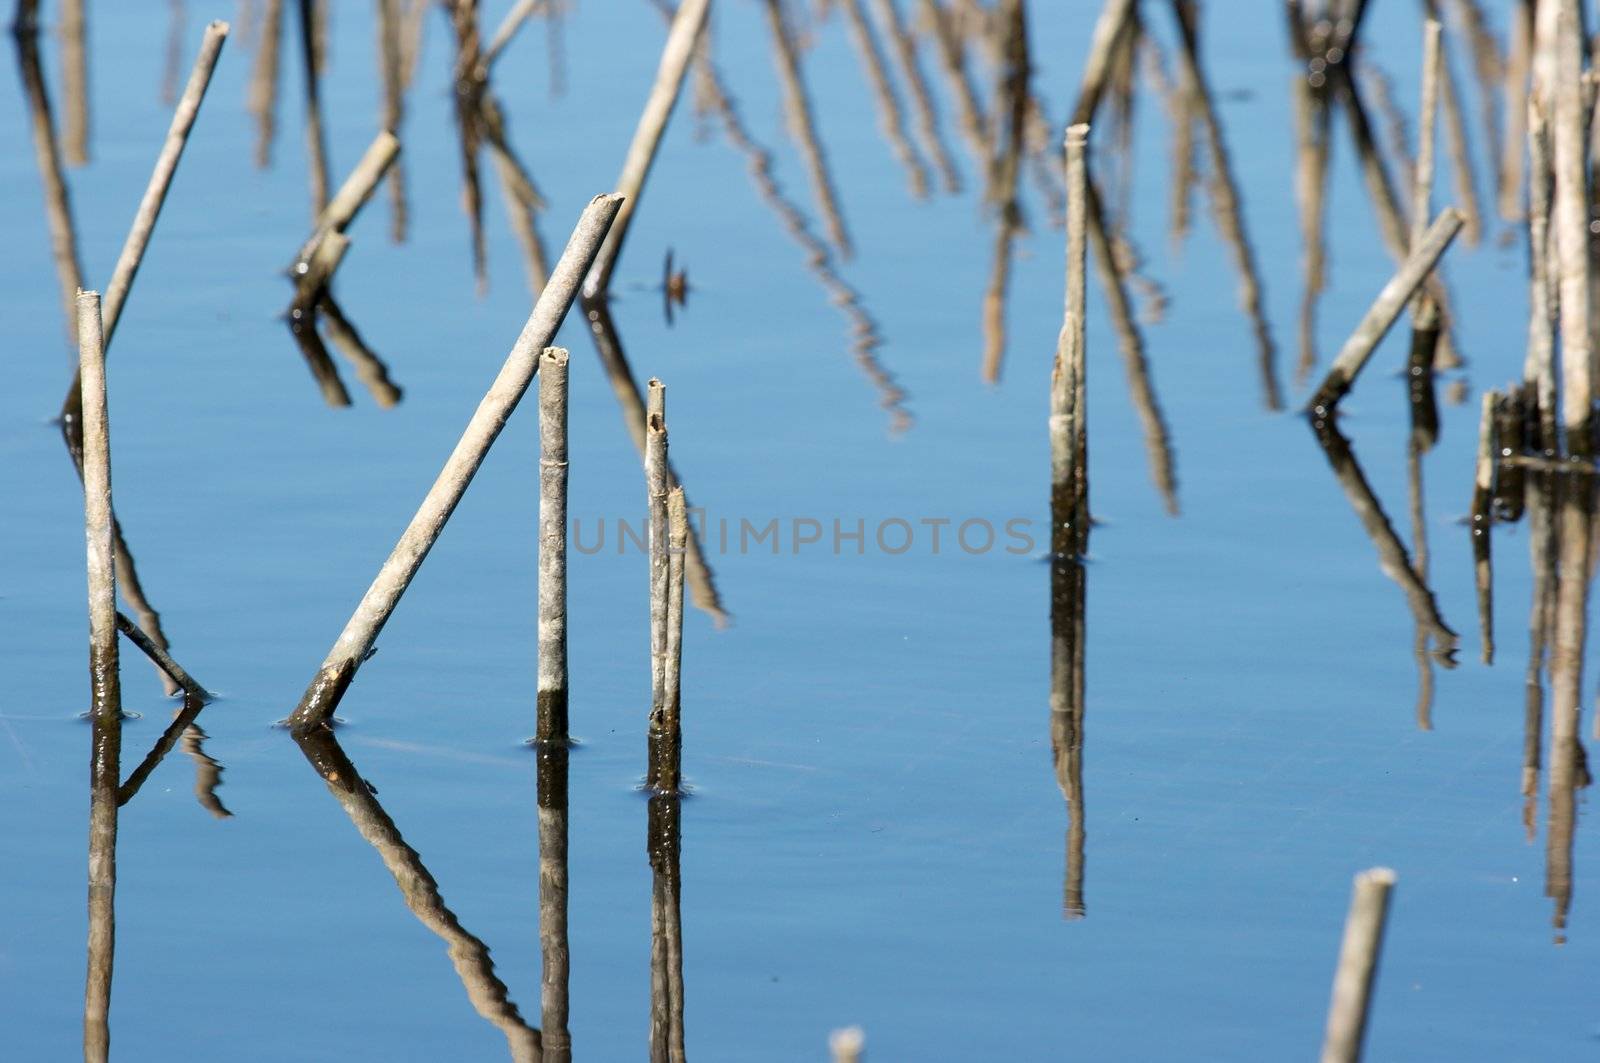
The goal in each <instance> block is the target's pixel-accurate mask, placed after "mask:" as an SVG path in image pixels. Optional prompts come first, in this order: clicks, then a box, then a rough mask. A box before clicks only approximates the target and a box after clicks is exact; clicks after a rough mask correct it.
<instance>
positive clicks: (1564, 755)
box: [1545, 479, 1595, 942]
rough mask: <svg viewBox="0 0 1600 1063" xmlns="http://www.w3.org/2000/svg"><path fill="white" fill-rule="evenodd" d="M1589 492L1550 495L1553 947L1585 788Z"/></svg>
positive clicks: (1562, 918) (1564, 487)
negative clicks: (1580, 794)
mask: <svg viewBox="0 0 1600 1063" xmlns="http://www.w3.org/2000/svg"><path fill="white" fill-rule="evenodd" d="M1594 497H1595V492H1594V485H1593V484H1592V483H1591V482H1589V481H1587V479H1584V480H1571V481H1568V482H1566V483H1562V484H1560V486H1559V488H1558V490H1557V499H1558V501H1557V503H1556V512H1555V524H1556V530H1555V535H1556V542H1555V547H1556V563H1555V570H1556V588H1555V594H1554V597H1555V610H1554V614H1553V616H1552V624H1551V628H1552V631H1553V632H1554V636H1553V639H1552V643H1551V646H1550V666H1549V667H1550V755H1549V760H1548V763H1549V765H1550V768H1549V782H1548V800H1549V815H1550V822H1549V826H1548V828H1547V830H1546V832H1545V837H1546V872H1545V874H1546V881H1545V892H1546V895H1547V896H1549V897H1551V898H1552V899H1553V900H1554V902H1555V913H1554V915H1553V917H1552V921H1553V924H1554V926H1555V929H1556V933H1557V938H1556V940H1557V941H1558V942H1559V941H1562V940H1564V939H1565V928H1566V919H1567V911H1568V909H1569V907H1570V905H1571V902H1572V842H1573V828H1574V824H1575V822H1576V817H1577V809H1576V792H1577V791H1578V790H1579V789H1581V788H1583V787H1585V786H1587V785H1588V784H1589V773H1588V769H1587V767H1586V765H1585V761H1586V758H1585V756H1584V751H1583V746H1582V745H1581V743H1580V740H1579V738H1578V734H1579V723H1580V719H1581V717H1582V714H1583V648H1584V641H1585V636H1586V634H1587V628H1588V608H1589V579H1590V571H1589V564H1590V550H1591V542H1590V537H1591V534H1592V532H1593V527H1592V525H1593V520H1594Z"/></svg>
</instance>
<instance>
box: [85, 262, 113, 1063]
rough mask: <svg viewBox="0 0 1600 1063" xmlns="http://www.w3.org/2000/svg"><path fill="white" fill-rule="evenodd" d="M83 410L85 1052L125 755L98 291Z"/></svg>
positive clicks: (102, 949)
mask: <svg viewBox="0 0 1600 1063" xmlns="http://www.w3.org/2000/svg"><path fill="white" fill-rule="evenodd" d="M77 309H78V375H79V379H80V381H81V383H82V387H81V388H80V389H79V392H78V394H79V395H80V397H81V398H82V406H81V407H80V410H79V416H80V417H81V419H82V428H83V526H84V536H85V539H86V541H87V546H88V555H87V557H88V565H87V568H88V583H89V691H90V708H89V720H90V723H91V724H92V725H93V736H92V738H91V739H90V742H91V747H90V757H89V947H88V961H89V963H88V974H87V977H86V979H85V984H84V998H83V1048H84V1057H85V1058H86V1059H96V1060H103V1059H105V1058H106V1057H107V1054H108V1052H109V1049H110V1038H111V1035H110V1027H109V1026H108V1025H107V1016H108V1015H109V1013H110V1009H111V964H112V956H113V953H114V951H115V943H116V926H115V915H116V912H115V906H116V892H117V783H118V781H119V779H120V775H121V770H122V769H121V760H122V685H121V679H120V677H119V675H118V670H117V669H118V664H117V575H116V567H115V563H114V557H113V555H114V553H115V547H114V546H113V536H114V534H115V532H114V531H113V524H114V519H113V517H112V515H111V436H110V426H109V423H108V421H107V417H106V351H105V340H104V335H103V333H102V331H101V318H100V294H99V293H98V292H82V291H80V292H79V293H78V301H77Z"/></svg>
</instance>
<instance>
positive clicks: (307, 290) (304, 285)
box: [290, 232, 350, 313]
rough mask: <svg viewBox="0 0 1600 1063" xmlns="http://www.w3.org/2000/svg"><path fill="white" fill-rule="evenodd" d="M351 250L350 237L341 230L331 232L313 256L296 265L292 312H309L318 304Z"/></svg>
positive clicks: (318, 245)
mask: <svg viewBox="0 0 1600 1063" xmlns="http://www.w3.org/2000/svg"><path fill="white" fill-rule="evenodd" d="M349 250H350V238H349V237H348V236H346V235H345V234H344V233H341V232H330V233H328V234H327V235H326V236H324V237H323V239H322V241H321V242H320V243H319V244H317V247H316V250H315V251H313V252H312V253H311V257H310V258H309V259H308V260H306V261H305V262H302V263H300V264H298V265H297V266H295V269H294V302H293V304H292V306H291V310H290V312H291V313H293V312H294V311H295V310H299V311H300V312H301V313H309V312H310V311H311V310H312V309H313V308H314V307H315V306H316V304H317V296H318V295H319V294H321V292H322V289H323V288H325V287H327V285H328V281H329V280H331V279H332V278H333V275H334V273H335V272H336V271H337V270H338V269H339V264H340V263H341V262H343V261H344V256H345V252H347V251H349Z"/></svg>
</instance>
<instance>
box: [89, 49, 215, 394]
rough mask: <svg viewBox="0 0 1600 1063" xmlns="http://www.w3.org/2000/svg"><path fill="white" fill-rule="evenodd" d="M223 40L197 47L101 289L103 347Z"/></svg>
mask: <svg viewBox="0 0 1600 1063" xmlns="http://www.w3.org/2000/svg"><path fill="white" fill-rule="evenodd" d="M227 37H228V24H227V23H226V22H213V23H211V24H210V25H208V26H207V27H206V32H205V37H204V38H203V39H202V40H201V42H200V54H199V55H198V56H196V57H195V61H194V70H193V71H192V72H191V73H190V74H189V84H188V86H187V87H185V88H184V90H183V98H182V99H180V100H179V101H178V108H177V110H176V111H174V112H173V115H172V125H171V126H169V127H168V128H167V139H166V141H165V142H164V143H163V144H162V145H161V154H159V155H158V156H156V166H155V170H154V171H153V172H152V173H151V174H150V183H149V184H148V185H146V186H145V190H144V197H143V198H142V199H140V200H139V209H138V210H137V211H136V212H135V213H134V216H133V227H132V228H130V229H129V230H128V238H127V240H126V241H124V242H123V245H122V253H121V254H120V255H118V256H117V265H116V268H114V269H113V270H112V271H111V281H110V283H108V284H107V285H106V294H105V301H104V308H103V310H102V312H101V314H102V319H103V320H104V322H105V324H104V328H103V334H104V343H103V346H104V347H110V346H111V338H112V336H113V335H114V334H115V333H116V331H117V321H118V320H119V319H120V318H121V317H122V308H123V306H124V305H125V304H126V303H127V301H128V291H129V289H131V288H132V287H133V278H134V276H135V275H137V274H138V272H139V264H140V263H141V262H142V261H144V252H145V249H146V248H147V247H149V246H150V234H151V233H152V232H154V231H155V227H156V219H157V218H158V217H160V215H161V205H162V204H163V203H164V202H166V198H167V189H168V188H170V187H171V186H172V175H173V174H174V173H176V172H177V169H178V160H179V159H180V158H182V157H183V148H184V145H185V144H187V143H188V142H189V131H190V130H191V129H193V128H194V122H195V118H196V117H197V116H198V115H199V114H200V102H201V101H202V100H204V99H205V95H206V86H207V85H209V84H210V83H211V72H212V71H213V70H215V69H216V66H217V56H218V55H219V54H221V52H222V42H223V41H225V40H226V39H227ZM80 383H81V377H75V378H74V379H73V381H72V387H71V389H70V390H69V391H68V392H67V397H66V400H65V401H64V402H63V403H62V405H61V417H62V419H63V420H76V419H77V418H78V417H80V416H81V415H82V409H83V405H82V402H83V400H82V397H81V396H80V395H79V394H78V385H79V384H80Z"/></svg>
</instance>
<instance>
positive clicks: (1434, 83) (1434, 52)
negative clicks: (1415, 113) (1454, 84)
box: [1410, 18, 1442, 370]
mask: <svg viewBox="0 0 1600 1063" xmlns="http://www.w3.org/2000/svg"><path fill="white" fill-rule="evenodd" d="M1441 31H1442V27H1441V26H1440V25H1439V21H1438V20H1437V19H1433V18H1429V19H1425V20H1423V23H1422V110H1421V116H1420V119H1419V123H1418V132H1417V165H1416V168H1415V171H1414V173H1413V174H1412V181H1411V245H1410V246H1411V249H1412V250H1413V251H1415V250H1416V249H1417V248H1418V247H1420V246H1421V245H1422V238H1423V236H1424V235H1425V234H1426V233H1427V231H1428V219H1429V218H1430V217H1432V216H1433V156H1434V140H1435V139H1436V138H1435V136H1434V124H1435V122H1436V121H1437V119H1438V113H1439V66H1440V57H1439V35H1440V33H1441ZM1411 326H1412V328H1415V329H1417V330H1418V331H1427V330H1433V331H1437V330H1438V328H1439V307H1438V304H1436V303H1435V302H1434V301H1433V298H1432V296H1430V295H1429V294H1428V290H1427V288H1426V287H1424V288H1421V289H1419V290H1418V292H1417V294H1416V296H1415V297H1413V299H1412V300H1411ZM1428 368H1429V369H1430V370H1431V369H1432V366H1431V365H1430V366H1429V367H1428Z"/></svg>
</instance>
